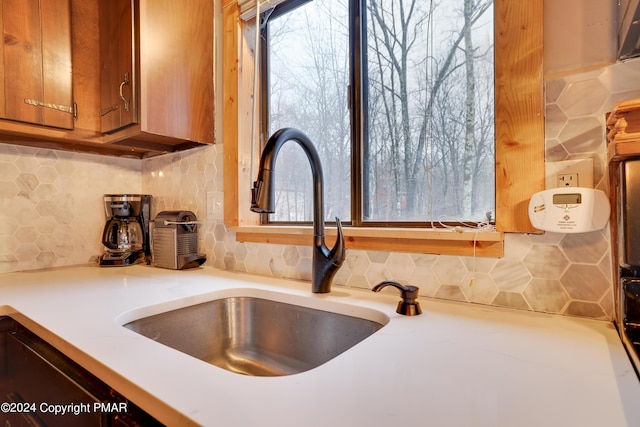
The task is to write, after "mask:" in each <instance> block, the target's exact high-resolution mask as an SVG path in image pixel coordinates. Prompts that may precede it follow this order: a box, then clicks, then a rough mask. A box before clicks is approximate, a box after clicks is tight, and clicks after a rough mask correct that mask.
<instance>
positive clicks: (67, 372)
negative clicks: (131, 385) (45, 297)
mask: <svg viewBox="0 0 640 427" xmlns="http://www.w3.org/2000/svg"><path fill="white" fill-rule="evenodd" d="M0 403H1V405H2V408H1V410H0V426H3V427H45V426H47V427H57V426H64V427H74V426H78V427H93V426H100V427H136V426H161V425H162V424H161V423H160V422H158V421H157V420H156V419H155V418H153V417H152V416H150V415H149V414H147V413H146V412H144V411H143V410H142V409H140V408H139V407H138V406H136V405H135V404H133V403H132V402H130V401H128V400H127V399H126V398H125V397H124V396H122V395H121V394H120V393H118V392H116V391H115V390H113V389H112V388H111V387H109V386H108V385H107V384H105V383H104V382H102V381H101V380H99V379H98V378H97V377H95V376H94V375H92V374H91V373H90V372H88V371H87V370H86V369H84V368H82V367H81V366H80V365H78V364H77V363H75V362H74V361H73V360H71V359H70V358H68V357H67V356H65V355H64V354H62V353H61V352H60V351H58V350H57V349H56V348H54V347H53V346H51V345H50V344H48V343H47V342H45V341H44V340H42V339H41V338H40V337H38V336H37V335H36V334H34V333H33V332H31V331H30V330H28V329H27V328H26V327H24V326H23V325H21V324H20V323H18V322H17V321H16V320H14V319H13V318H11V317H8V316H2V317H0Z"/></svg>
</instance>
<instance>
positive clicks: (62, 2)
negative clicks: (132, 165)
mask: <svg viewBox="0 0 640 427" xmlns="http://www.w3.org/2000/svg"><path fill="white" fill-rule="evenodd" d="M0 6H1V12H0V18H1V23H2V29H3V39H4V43H3V45H2V57H0V64H1V65H0V82H1V83H2V84H3V88H2V89H1V90H0V95H3V96H2V99H3V101H4V104H3V105H2V106H1V107H0V115H1V116H2V118H5V119H10V120H17V121H21V122H28V123H36V124H41V125H45V126H53V127H59V128H66V129H72V128H73V117H74V109H73V89H72V67H71V26H70V21H71V19H70V16H71V15H70V3H69V0H0Z"/></svg>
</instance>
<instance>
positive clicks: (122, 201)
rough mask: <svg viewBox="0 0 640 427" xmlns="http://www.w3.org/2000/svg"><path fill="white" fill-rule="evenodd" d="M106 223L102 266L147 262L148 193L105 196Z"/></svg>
mask: <svg viewBox="0 0 640 427" xmlns="http://www.w3.org/2000/svg"><path fill="white" fill-rule="evenodd" d="M104 210H105V213H106V215H107V223H106V224H105V226H104V231H103V232H102V244H103V245H104V246H105V247H106V251H105V252H104V253H103V254H102V255H101V256H100V260H99V264H100V265H102V266H124V265H133V264H138V263H142V262H147V261H148V260H149V257H150V254H151V250H150V245H149V219H150V211H151V196H150V195H148V194H105V195H104Z"/></svg>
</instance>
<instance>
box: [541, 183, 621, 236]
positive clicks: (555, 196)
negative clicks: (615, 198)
mask: <svg viewBox="0 0 640 427" xmlns="http://www.w3.org/2000/svg"><path fill="white" fill-rule="evenodd" d="M610 213H611V206H610V205H609V198H608V197H607V195H606V194H605V193H604V192H603V191H601V190H595V189H593V188H582V187H561V188H551V189H549V190H545V191H541V192H539V193H535V194H534V195H533V196H532V197H531V200H529V220H531V224H532V225H533V226H534V227H535V228H538V229H540V230H544V231H552V232H555V233H585V232H588V231H594V230H600V229H601V228H603V227H604V226H605V225H607V221H609V214H610Z"/></svg>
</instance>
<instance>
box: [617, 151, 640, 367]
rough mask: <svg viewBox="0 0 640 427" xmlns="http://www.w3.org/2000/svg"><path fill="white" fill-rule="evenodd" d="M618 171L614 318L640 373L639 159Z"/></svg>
mask: <svg viewBox="0 0 640 427" xmlns="http://www.w3.org/2000/svg"><path fill="white" fill-rule="evenodd" d="M619 173H620V176H619V182H618V194H617V195H616V196H617V197H616V198H617V203H616V205H617V224H618V225H617V234H618V239H617V241H618V248H617V253H618V263H617V266H618V272H619V277H618V287H617V298H618V300H617V302H616V319H615V320H616V324H617V326H618V330H619V332H620V337H621V339H622V342H623V343H624V345H625V347H626V349H627V353H629V357H630V359H631V361H632V362H633V364H634V366H635V369H636V372H640V356H639V354H640V159H633V160H627V161H625V162H622V163H621V164H620V167H619Z"/></svg>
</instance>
